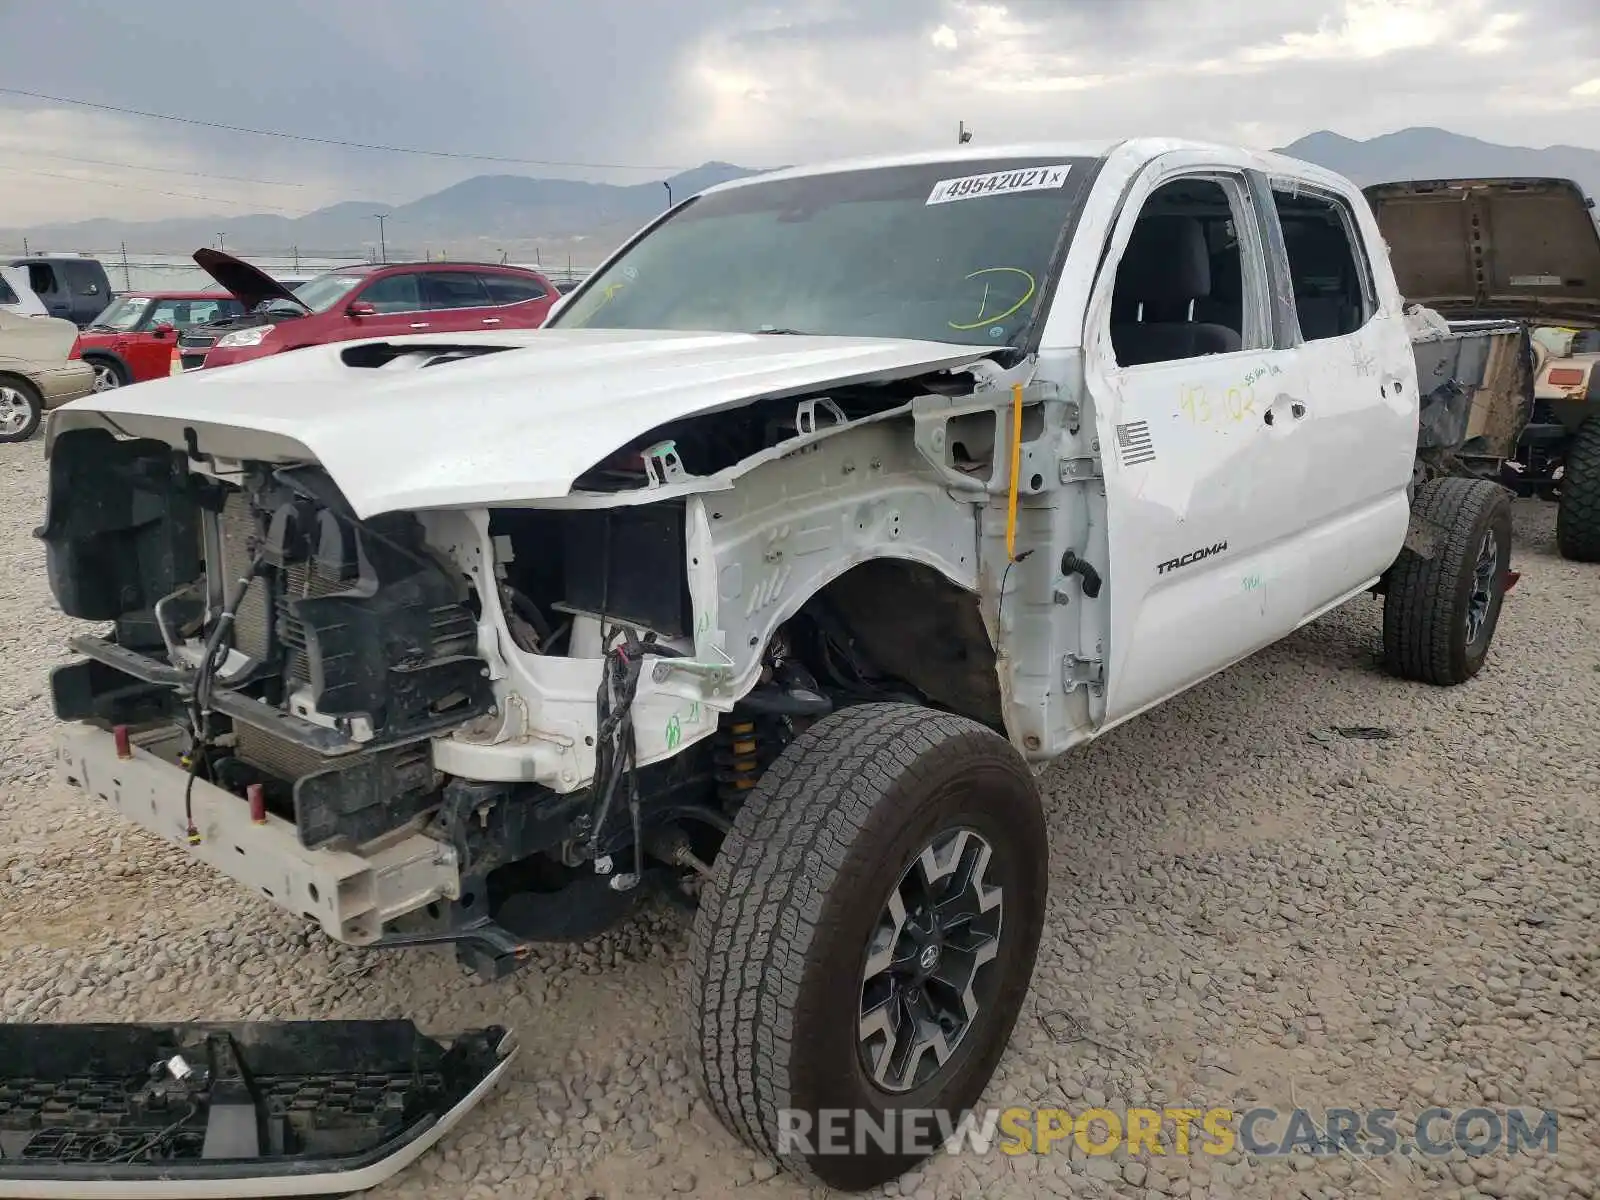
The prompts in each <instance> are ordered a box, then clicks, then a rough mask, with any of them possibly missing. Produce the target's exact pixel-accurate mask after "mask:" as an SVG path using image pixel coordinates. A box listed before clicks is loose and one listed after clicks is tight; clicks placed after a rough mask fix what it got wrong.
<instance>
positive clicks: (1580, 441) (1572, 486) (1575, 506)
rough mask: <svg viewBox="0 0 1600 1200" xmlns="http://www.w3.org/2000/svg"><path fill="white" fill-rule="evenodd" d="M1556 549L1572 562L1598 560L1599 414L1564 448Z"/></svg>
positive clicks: (1599, 489)
mask: <svg viewBox="0 0 1600 1200" xmlns="http://www.w3.org/2000/svg"><path fill="white" fill-rule="evenodd" d="M1556 549H1557V550H1559V551H1560V552H1561V557H1562V558H1565V559H1569V560H1570V561H1572V562H1584V563H1592V562H1600V416H1593V417H1590V418H1589V419H1588V420H1587V421H1585V422H1584V423H1583V424H1582V425H1580V426H1578V432H1577V433H1575V434H1574V435H1573V437H1572V442H1571V444H1570V445H1569V446H1568V447H1567V457H1566V470H1565V471H1564V472H1563V473H1562V476H1561V500H1560V506H1559V507H1558V508H1557V509H1556Z"/></svg>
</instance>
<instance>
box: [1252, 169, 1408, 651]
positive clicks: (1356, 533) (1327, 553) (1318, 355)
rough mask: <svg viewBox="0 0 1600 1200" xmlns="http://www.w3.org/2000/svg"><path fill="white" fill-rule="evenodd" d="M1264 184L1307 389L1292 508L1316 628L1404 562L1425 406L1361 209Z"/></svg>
mask: <svg viewBox="0 0 1600 1200" xmlns="http://www.w3.org/2000/svg"><path fill="white" fill-rule="evenodd" d="M1261 182H1262V184H1263V187H1262V189H1261V192H1260V193H1259V194H1261V195H1263V197H1270V198H1271V208H1270V210H1269V211H1268V212H1267V213H1266V220H1267V221H1268V223H1269V224H1271V223H1276V225H1277V226H1278V229H1277V230H1276V231H1269V235H1271V236H1281V244H1282V246H1283V250H1284V253H1283V254H1282V255H1281V256H1280V257H1278V259H1277V262H1276V263H1275V269H1276V270H1278V271H1281V272H1283V273H1284V274H1285V275H1286V276H1287V277H1286V278H1285V279H1284V280H1283V281H1282V283H1281V284H1280V286H1279V287H1277V288H1276V289H1275V290H1276V292H1277V293H1278V294H1279V295H1282V296H1286V297H1288V298H1289V299H1290V300H1291V301H1292V306H1293V313H1292V316H1293V320H1294V328H1293V329H1292V330H1291V339H1292V341H1295V342H1298V343H1299V348H1298V350H1297V352H1296V356H1297V357H1298V359H1299V361H1300V364H1301V367H1302V369H1303V370H1304V371H1305V377H1306V382H1307V398H1306V407H1305V411H1304V413H1303V415H1302V416H1301V417H1300V419H1299V420H1298V421H1297V423H1296V424H1297V429H1296V433H1295V436H1296V437H1297V438H1298V439H1299V440H1300V441H1301V442H1302V443H1303V445H1304V449H1305V452H1306V454H1307V455H1308V457H1309V462H1308V467H1307V474H1306V478H1305V481H1304V486H1303V487H1302V488H1301V490H1300V492H1299V495H1298V496H1297V498H1296V503H1297V506H1298V509H1299V513H1300V515H1301V517H1302V519H1303V520H1304V522H1305V533H1304V537H1305V550H1306V554H1305V559H1304V570H1305V600H1306V611H1305V613H1304V615H1303V618H1302V619H1303V620H1310V619H1311V618H1312V617H1315V616H1317V615H1319V614H1320V613H1322V612H1323V611H1325V610H1326V609H1327V608H1329V607H1330V606H1332V605H1334V604H1337V603H1339V602H1340V601H1341V600H1343V599H1345V597H1347V596H1349V595H1350V594H1351V593H1352V592H1354V591H1359V590H1362V589H1364V588H1366V587H1368V586H1369V585H1370V584H1371V583H1372V581H1373V580H1374V579H1376V578H1377V577H1378V576H1379V575H1381V574H1382V573H1383V572H1384V570H1386V569H1387V568H1388V566H1389V565H1390V564H1391V563H1392V562H1394V559H1395V556H1396V555H1397V554H1399V552H1400V547H1401V545H1402V543H1403V542H1404V540H1405V535H1406V527H1407V524H1408V523H1409V521H1410V502H1409V499H1408V493H1407V488H1408V487H1409V485H1410V484H1411V480H1412V469H1413V465H1414V463H1415V460H1416V445H1417V418H1416V405H1417V399H1418V398H1417V397H1415V396H1409V395H1407V394H1406V389H1407V388H1408V387H1409V386H1410V383H1409V372H1407V371H1405V370H1404V369H1403V368H1405V367H1408V366H1410V364H1411V363H1412V352H1411V340H1410V337H1409V335H1408V334H1407V332H1406V328H1405V321H1404V317H1403V316H1402V314H1401V312H1400V305H1399V302H1398V298H1397V297H1396V299H1395V300H1394V301H1393V302H1392V303H1390V304H1388V305H1385V304H1384V303H1382V301H1381V300H1380V293H1379V289H1378V287H1377V284H1376V277H1375V275H1374V271H1373V266H1372V262H1371V260H1370V258H1369V256H1368V255H1367V254H1366V252H1365V246H1366V245H1367V244H1369V243H1368V242H1367V239H1366V237H1365V236H1364V234H1363V231H1362V227H1361V224H1360V222H1359V220H1358V217H1357V211H1358V210H1357V208H1356V206H1355V205H1354V204H1353V203H1352V202H1351V200H1350V199H1349V198H1347V197H1344V196H1341V195H1339V194H1338V193H1337V192H1334V191H1331V190H1325V189H1322V188H1318V187H1316V186H1314V185H1311V184H1307V183H1306V182H1304V181H1302V180H1294V179H1273V180H1270V181H1268V180H1264V179H1263V180H1262V181H1261ZM1362 207H1363V208H1364V207H1365V206H1364V205H1363V206H1362ZM1372 237H1373V238H1374V239H1376V237H1377V228H1376V225H1373V228H1372ZM1370 244H1372V245H1378V244H1379V243H1378V242H1377V241H1376V240H1373V241H1372V242H1371V243H1370Z"/></svg>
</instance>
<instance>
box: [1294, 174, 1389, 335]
mask: <svg viewBox="0 0 1600 1200" xmlns="http://www.w3.org/2000/svg"><path fill="white" fill-rule="evenodd" d="M1272 204H1273V209H1274V210H1275V211H1276V213H1277V217H1278V224H1279V226H1280V227H1281V228H1282V230H1283V242H1284V249H1285V250H1286V251H1287V252H1288V258H1289V284H1290V292H1291V293H1292V295H1293V297H1294V307H1295V314H1296V316H1297V317H1298V319H1299V322H1300V336H1301V338H1302V339H1304V340H1305V341H1308V342H1317V341H1323V340H1326V339H1328V338H1337V337H1345V336H1348V335H1349V334H1352V333H1355V332H1356V331H1357V330H1359V329H1360V328H1361V327H1362V326H1364V325H1365V324H1366V323H1367V322H1368V321H1369V320H1371V319H1372V316H1373V314H1374V313H1375V312H1377V307H1378V306H1377V297H1376V293H1375V292H1374V289H1373V283H1372V268H1371V266H1370V264H1369V263H1368V262H1367V256H1366V252H1365V248H1364V247H1363V246H1362V243H1361V236H1360V233H1359V228H1358V226H1357V225H1356V219H1355V214H1354V213H1353V212H1352V211H1351V209H1350V205H1349V203H1348V202H1347V201H1345V200H1344V199H1343V198H1342V197H1340V196H1337V195H1335V194H1333V193H1332V192H1327V191H1323V190H1322V189H1320V188H1311V187H1308V186H1306V185H1303V184H1299V185H1297V184H1295V183H1292V182H1289V181H1285V180H1279V179H1274V180H1273V181H1272Z"/></svg>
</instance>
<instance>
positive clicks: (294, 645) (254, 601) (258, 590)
mask: <svg viewBox="0 0 1600 1200" xmlns="http://www.w3.org/2000/svg"><path fill="white" fill-rule="evenodd" d="M220 525H221V541H222V567H223V571H224V575H223V580H224V582H223V588H224V590H225V591H226V590H228V589H231V588H232V586H233V584H234V582H235V581H236V580H238V578H239V577H240V576H241V575H242V574H244V572H245V570H246V569H247V568H248V567H249V565H250V539H251V538H252V537H257V536H259V533H258V530H257V526H256V519H255V517H254V516H253V515H252V514H251V512H250V504H249V501H248V500H246V499H245V496H244V493H243V492H233V493H231V494H230V495H229V496H228V500H227V503H226V504H225V505H224V506H223V509H222V519H221V522H220ZM281 578H282V581H283V587H282V589H281V590H280V592H279V594H278V597H277V603H276V604H275V605H274V606H273V608H274V609H275V611H272V612H270V613H269V609H268V603H267V601H268V596H269V594H270V592H271V589H270V588H269V586H268V581H267V580H266V579H255V580H252V581H251V583H250V588H249V590H248V591H247V592H245V596H244V600H243V601H242V602H241V603H240V605H239V611H238V612H237V613H236V614H235V616H234V621H233V627H234V632H233V644H234V646H235V647H236V648H237V649H238V650H239V652H240V653H241V654H248V655H249V656H250V657H251V658H256V659H260V658H265V657H266V656H267V653H268V650H269V648H270V646H271V625H270V624H269V617H270V618H275V619H276V620H277V623H278V636H279V637H280V638H281V639H282V641H283V643H284V645H285V646H287V647H288V649H289V655H288V659H287V661H286V662H285V664H284V670H285V678H286V679H287V680H290V681H292V682H294V683H308V682H310V673H309V671H308V670H307V667H306V658H305V644H306V639H305V632H304V630H302V629H301V627H300V622H299V621H297V620H296V619H295V618H294V616H293V615H292V614H291V613H290V612H289V601H290V600H291V599H304V598H307V597H316V596H328V595H332V594H333V593H334V592H340V591H345V590H347V589H348V588H349V586H350V585H349V583H348V582H346V581H343V580H339V579H330V578H328V577H327V576H325V575H323V574H322V573H321V572H320V571H318V570H317V568H316V566H315V564H313V563H296V564H295V565H293V566H291V567H288V568H286V569H285V570H284V571H282V572H281Z"/></svg>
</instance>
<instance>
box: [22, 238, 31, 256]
mask: <svg viewBox="0 0 1600 1200" xmlns="http://www.w3.org/2000/svg"><path fill="white" fill-rule="evenodd" d="M22 257H23V258H32V257H33V252H32V251H31V250H29V249H28V239H27V238H23V239H22Z"/></svg>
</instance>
